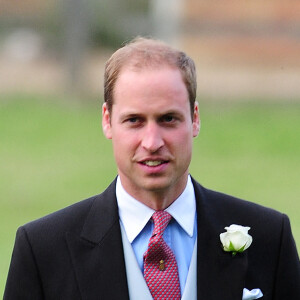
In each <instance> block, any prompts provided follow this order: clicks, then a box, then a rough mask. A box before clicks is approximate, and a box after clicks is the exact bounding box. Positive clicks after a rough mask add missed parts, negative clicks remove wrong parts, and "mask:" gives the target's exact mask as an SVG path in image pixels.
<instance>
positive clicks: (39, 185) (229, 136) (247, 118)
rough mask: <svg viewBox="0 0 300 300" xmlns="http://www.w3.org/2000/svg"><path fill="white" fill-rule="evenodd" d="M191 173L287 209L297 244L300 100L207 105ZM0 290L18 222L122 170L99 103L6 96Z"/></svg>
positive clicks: (2, 108)
mask: <svg viewBox="0 0 300 300" xmlns="http://www.w3.org/2000/svg"><path fill="white" fill-rule="evenodd" d="M200 112H201V120H202V128H201V132H200V135H199V137H198V138H196V139H195V140H194V153H193V161H192V165H191V168H190V171H191V174H192V175H193V176H194V177H195V178H196V179H197V180H198V181H200V182H201V183H202V184H203V185H204V186H206V187H208V188H211V189H215V190H219V191H223V192H225V193H228V194H231V195H235V196H237V197H241V198H244V199H247V200H250V201H253V202H256V203H260V204H263V205H266V206H269V207H272V208H275V209H277V210H280V211H282V212H284V213H286V214H288V215H289V217H290V220H291V223H292V230H293V233H294V237H295V239H296V243H297V245H298V249H299V245H300V218H299V212H300V203H299V191H300V187H299V170H300V118H299V115H300V114H299V113H300V103H299V102H298V103H286V102H282V103H272V102H266V101H258V100H257V101H254V102H253V101H251V102H243V103H239V104H237V103H235V104H232V103H228V102H226V103H210V102H208V101H203V102H202V101H200ZM0 143H1V146H0V158H1V168H0V191H1V210H0V222H1V223H0V239H1V247H0V295H1V294H3V290H4V285H5V281H6V276H7V271H8V267H9V262H10V258H11V252H12V248H13V243H14V238H15V232H16V230H17V227H18V226H20V225H22V224H24V223H26V222H29V221H30V220H33V219H36V218H38V217H41V216H43V215H45V214H48V213H51V212H53V211H55V210H58V209H60V208H62V207H65V206H67V205H70V204H72V203H74V202H77V201H80V200H82V199H84V198H87V197H89V196H92V195H94V194H98V193H100V192H101V191H103V189H104V188H105V187H106V186H107V185H108V184H109V183H110V182H111V181H112V180H113V178H114V177H115V176H116V167H115V163H114V160H113V154H112V148H111V143H110V141H107V140H105V138H104V136H103V134H102V129H101V103H100V101H98V102H97V103H96V102H95V101H94V102H92V101H87V103H79V102H74V103H73V104H72V101H70V102H66V101H61V99H59V98H58V99H56V98H54V97H53V98H52V97H45V96H44V97H38V96H32V95H31V96H28V95H27V96H26V95H25V96H24V95H8V96H6V97H5V99H3V100H1V102H0Z"/></svg>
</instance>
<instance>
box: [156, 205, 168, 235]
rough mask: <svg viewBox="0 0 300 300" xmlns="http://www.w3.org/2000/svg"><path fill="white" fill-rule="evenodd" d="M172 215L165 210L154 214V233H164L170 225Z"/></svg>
mask: <svg viewBox="0 0 300 300" xmlns="http://www.w3.org/2000/svg"><path fill="white" fill-rule="evenodd" d="M171 218H172V216H171V215H170V214H169V213H168V212H166V211H164V210H158V211H156V212H155V213H154V214H153V215H152V219H153V222H154V230H153V235H160V236H161V235H163V233H164V231H165V229H166V227H167V226H168V224H169V222H170V220H171Z"/></svg>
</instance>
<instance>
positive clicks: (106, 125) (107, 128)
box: [102, 103, 112, 139]
mask: <svg viewBox="0 0 300 300" xmlns="http://www.w3.org/2000/svg"><path fill="white" fill-rule="evenodd" d="M102 130H103V133H104V135H105V137H106V138H107V139H111V138H112V134H111V120H110V113H109V111H108V108H107V103H104V104H103V105H102Z"/></svg>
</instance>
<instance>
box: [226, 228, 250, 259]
mask: <svg viewBox="0 0 300 300" xmlns="http://www.w3.org/2000/svg"><path fill="white" fill-rule="evenodd" d="M225 229H226V230H227V232H223V233H221V234H220V240H221V243H222V245H223V250H224V251H226V252H232V255H233V256H234V255H236V254H237V252H243V251H245V250H246V249H248V248H249V247H250V245H251V243H252V236H251V235H249V234H248V230H249V229H250V227H245V226H241V225H236V224H232V225H230V226H229V227H225Z"/></svg>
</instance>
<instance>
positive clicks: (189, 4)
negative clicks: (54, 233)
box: [0, 0, 300, 295]
mask: <svg viewBox="0 0 300 300" xmlns="http://www.w3.org/2000/svg"><path fill="white" fill-rule="evenodd" d="M136 35H143V36H152V37H155V38H160V39H163V40H165V41H166V42H168V43H170V44H171V45H174V46H175V47H179V48H180V49H182V50H184V51H186V52H187V53H188V54H189V55H190V56H192V57H193V58H194V60H195V62H196V65H197V73H198V101H199V102H200V112H201V119H202V128H201V133H200V136H199V137H198V138H197V139H195V148H194V156H193V162H192V166H191V173H192V175H193V176H194V177H195V178H196V179H198V180H199V181H200V182H201V183H202V184H204V185H205V186H207V187H208V188H212V189H216V190H220V191H223V192H226V193H229V194H233V195H235V196H238V197H241V198H244V199H248V200H250V201H253V202H257V203H260V204H262V205H266V206H269V207H273V208H275V209H278V210H280V211H282V212H284V213H287V214H288V215H289V217H290V219H291V223H292V229H293V232H294V236H295V239H296V242H297V245H298V249H299V245H300V219H299V213H300V203H299V199H298V198H299V192H300V188H299V169H300V123H299V120H300V118H299V113H300V76H299V75H300V55H299V53H300V1H299V0H285V1H283V0H265V1H261V0H252V1H241V0H227V1H223V0H210V1H207V0H185V1H183V0H164V1H161V0H152V1H146V0H140V1H136V0H102V1H96V0H62V1H55V0H23V1H18V0H2V1H1V2H0V157H1V165H0V191H1V194H0V196H1V197H0V220H1V221H0V239H1V244H0V295H1V294H2V292H3V289H4V284H5V279H6V276H7V270H8V267H9V262H10V257H11V252H12V247H13V243H14V237H15V232H16V229H17V227H18V226H20V225H22V224H24V223H26V222H29V221H30V220H33V219H35V218H38V217H41V216H43V215H45V214H48V213H50V212H53V211H55V210H57V209H59V208H62V207H64V206H66V205H69V204H72V203H74V202H76V201H79V200H81V199H83V198H86V197H89V196H91V195H94V194H97V193H100V192H101V191H102V190H103V189H104V188H105V187H106V186H107V185H108V183H109V182H110V181H111V180H112V179H113V178H114V177H115V175H116V167H115V164H114V160H113V157H112V149H111V145H110V142H109V141H107V140H105V139H104V137H103V135H102V132H101V125H100V124H101V104H102V101H103V99H102V94H103V87H102V81H103V70H104V64H105V61H106V60H107V59H108V57H109V56H110V55H111V53H112V52H113V51H114V50H115V49H117V48H118V47H120V46H121V45H122V44H123V43H124V42H125V41H128V40H130V39H131V38H133V37H135V36H136Z"/></svg>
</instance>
